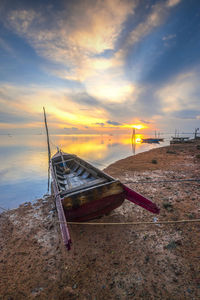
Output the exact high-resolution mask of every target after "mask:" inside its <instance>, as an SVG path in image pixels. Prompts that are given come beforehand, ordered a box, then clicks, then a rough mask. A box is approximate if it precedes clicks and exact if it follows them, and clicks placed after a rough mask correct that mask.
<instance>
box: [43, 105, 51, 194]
mask: <svg viewBox="0 0 200 300" xmlns="http://www.w3.org/2000/svg"><path fill="white" fill-rule="evenodd" d="M43 110H44V123H45V128H46V134H47V146H48V158H49V167H48V192H49V182H50V180H49V179H50V161H51V148H50V143H49V131H48V126H47V118H46V112H45V108H44V106H43Z"/></svg>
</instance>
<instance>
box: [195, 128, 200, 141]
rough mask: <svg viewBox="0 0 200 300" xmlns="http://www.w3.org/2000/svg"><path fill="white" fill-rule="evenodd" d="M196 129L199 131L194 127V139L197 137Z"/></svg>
mask: <svg viewBox="0 0 200 300" xmlns="http://www.w3.org/2000/svg"><path fill="white" fill-rule="evenodd" d="M197 131H199V128H195V131H194V139H195V140H196V139H197Z"/></svg>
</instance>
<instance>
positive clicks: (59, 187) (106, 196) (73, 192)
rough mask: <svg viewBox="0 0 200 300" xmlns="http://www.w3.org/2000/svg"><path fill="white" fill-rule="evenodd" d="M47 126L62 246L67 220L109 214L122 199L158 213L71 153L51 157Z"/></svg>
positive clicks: (67, 236)
mask: <svg viewBox="0 0 200 300" xmlns="http://www.w3.org/2000/svg"><path fill="white" fill-rule="evenodd" d="M44 116H45V125H46V130H47V143H48V152H49V164H50V171H51V177H52V192H53V194H54V197H55V202H56V208H57V212H58V218H59V223H60V228H61V233H62V237H63V242H64V244H65V246H66V247H67V248H68V249H70V244H71V238H70V234H69V230H68V226H67V222H69V221H70V222H75V221H76V222H77V221H78V222H82V221H88V220H91V219H95V218H98V217H101V216H103V215H105V214H109V213H110V212H111V211H112V210H113V209H115V208H117V207H119V206H120V205H122V203H123V201H124V200H125V199H127V200H129V201H131V202H133V203H135V204H137V205H140V206H141V207H143V208H145V209H147V210H148V211H150V212H152V213H155V214H158V213H159V208H158V207H157V206H156V205H155V204H154V203H152V202H151V201H150V200H148V199H147V198H145V197H143V196H142V195H140V194H138V193H137V192H135V191H133V190H132V189H130V188H128V187H127V186H125V185H124V184H123V183H121V182H120V181H119V180H117V179H114V178H113V177H111V176H109V175H108V174H106V173H104V172H103V171H101V170H99V169H97V168H96V167H94V166H93V165H91V164H90V163H88V162H86V161H85V160H83V159H81V158H80V157H78V156H76V155H74V154H68V153H65V152H63V151H61V150H60V149H59V148H58V151H57V153H56V154H55V155H53V156H52V157H51V152H50V144H49V137H48V129H47V124H46V115H45V110H44Z"/></svg>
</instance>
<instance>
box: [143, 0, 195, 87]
mask: <svg viewBox="0 0 200 300" xmlns="http://www.w3.org/2000/svg"><path fill="white" fill-rule="evenodd" d="M191 3H193V4H194V1H183V3H182V5H180V6H177V8H176V9H174V10H173V11H172V13H171V14H170V16H169V18H168V19H167V22H166V23H165V24H164V25H163V26H161V27H160V28H159V29H157V30H156V31H154V33H152V34H151V35H149V36H147V37H146V38H145V39H144V40H143V41H142V42H141V45H140V47H141V48H143V49H144V51H145V50H146V53H147V56H146V59H145V55H144V60H145V61H146V62H147V66H148V63H150V64H151V62H152V67H151V68H148V67H147V68H144V69H143V71H142V72H143V74H142V77H141V81H143V82H145V83H162V82H164V81H167V80H168V79H169V78H170V77H172V76H175V75H177V74H179V73H180V72H182V71H183V72H184V71H185V70H186V71H187V70H188V69H190V68H193V67H195V66H196V65H197V64H200V57H199V53H200V14H199V13H200V5H199V4H197V5H191ZM196 3H197V2H196ZM170 35H176V36H175V37H174V38H172V39H169V40H165V41H164V40H162V38H163V37H164V36H165V37H166V36H170ZM161 43H163V45H162V44H161ZM154 45H155V46H154ZM154 47H155V51H154V54H153V53H151V54H152V55H151V56H150V57H149V56H148V53H149V52H150V50H149V49H154ZM138 49H139V48H138ZM138 55H140V54H139V53H138ZM150 59H151V60H152V59H153V61H151V60H150ZM149 60H150V61H149Z"/></svg>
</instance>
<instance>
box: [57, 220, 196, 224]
mask: <svg viewBox="0 0 200 300" xmlns="http://www.w3.org/2000/svg"><path fill="white" fill-rule="evenodd" d="M195 222H200V219H191V220H176V221H173V220H168V221H155V222H154V221H146V222H112V223H111V222H105V223H94V222H90V223H89V222H67V221H66V222H59V221H58V222H57V223H65V224H68V225H143V224H145V225H151V224H152V225H157V224H176V223H195Z"/></svg>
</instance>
